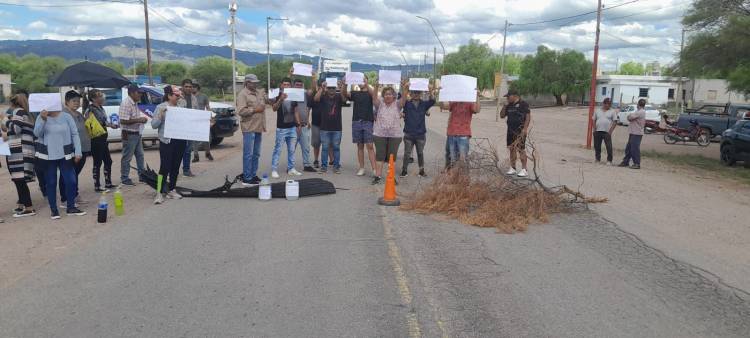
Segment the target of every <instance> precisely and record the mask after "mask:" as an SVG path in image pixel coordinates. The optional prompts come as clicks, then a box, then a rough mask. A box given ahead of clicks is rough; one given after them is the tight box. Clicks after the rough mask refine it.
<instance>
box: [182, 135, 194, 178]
mask: <svg viewBox="0 0 750 338" xmlns="http://www.w3.org/2000/svg"><path fill="white" fill-rule="evenodd" d="M193 143H194V142H193V141H187V146H186V147H185V153H184V154H182V172H183V173H187V172H190V160H191V159H192V158H193V157H192V156H193Z"/></svg>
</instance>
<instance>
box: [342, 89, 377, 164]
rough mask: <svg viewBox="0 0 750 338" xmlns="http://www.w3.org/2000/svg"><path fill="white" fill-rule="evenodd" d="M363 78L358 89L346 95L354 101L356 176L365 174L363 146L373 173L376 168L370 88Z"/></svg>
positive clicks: (353, 135) (353, 128) (353, 138)
mask: <svg viewBox="0 0 750 338" xmlns="http://www.w3.org/2000/svg"><path fill="white" fill-rule="evenodd" d="M363 79H364V80H363V83H362V84H361V85H360V86H359V90H358V91H352V92H351V93H349V95H348V99H349V100H351V101H352V102H354V107H353V108H352V142H353V143H354V144H356V145H357V161H359V170H358V171H357V176H364V175H365V147H367V157H368V158H369V159H370V167H371V168H372V173H373V174H375V168H377V163H376V162H375V143H374V142H375V141H374V139H373V135H372V128H373V123H374V122H375V114H374V112H373V107H372V95H370V91H371V90H372V88H370V84H369V83H368V81H367V76H365V77H364V78H363ZM345 84H346V85H349V84H350V83H348V81H346V82H345Z"/></svg>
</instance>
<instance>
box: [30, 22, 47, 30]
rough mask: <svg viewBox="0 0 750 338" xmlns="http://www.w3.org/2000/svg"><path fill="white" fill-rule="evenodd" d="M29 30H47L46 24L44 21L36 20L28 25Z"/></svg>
mask: <svg viewBox="0 0 750 338" xmlns="http://www.w3.org/2000/svg"><path fill="white" fill-rule="evenodd" d="M29 29H36V30H42V29H47V24H46V23H44V21H40V20H37V21H34V22H32V23H30V24H29Z"/></svg>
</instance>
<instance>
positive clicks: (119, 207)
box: [115, 188, 125, 216]
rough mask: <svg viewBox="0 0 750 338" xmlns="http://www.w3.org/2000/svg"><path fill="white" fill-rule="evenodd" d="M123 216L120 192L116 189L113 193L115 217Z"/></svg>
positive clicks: (123, 210) (123, 209) (123, 207)
mask: <svg viewBox="0 0 750 338" xmlns="http://www.w3.org/2000/svg"><path fill="white" fill-rule="evenodd" d="M124 214H125V205H124V202H123V200H122V191H120V189H119V188H118V189H117V191H115V215H117V216H122V215H124Z"/></svg>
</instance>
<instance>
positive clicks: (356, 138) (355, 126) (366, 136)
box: [352, 121, 374, 144]
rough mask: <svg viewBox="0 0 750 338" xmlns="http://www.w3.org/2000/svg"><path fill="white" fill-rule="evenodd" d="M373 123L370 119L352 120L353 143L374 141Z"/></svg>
mask: <svg viewBox="0 0 750 338" xmlns="http://www.w3.org/2000/svg"><path fill="white" fill-rule="evenodd" d="M372 125H373V123H372V122H370V121H352V143H355V144H368V143H373V142H374V141H373V138H372Z"/></svg>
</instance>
